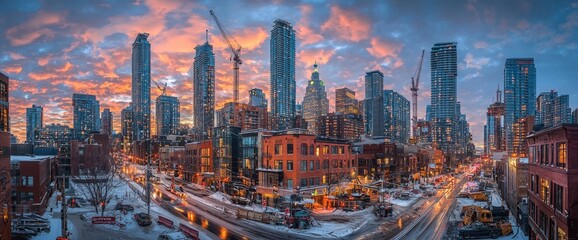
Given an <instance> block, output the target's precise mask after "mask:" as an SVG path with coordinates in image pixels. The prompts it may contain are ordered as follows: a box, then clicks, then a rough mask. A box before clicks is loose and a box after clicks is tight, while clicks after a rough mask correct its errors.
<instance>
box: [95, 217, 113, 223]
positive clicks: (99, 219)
mask: <svg viewBox="0 0 578 240" xmlns="http://www.w3.org/2000/svg"><path fill="white" fill-rule="evenodd" d="M115 223H116V218H115V217H92V224H115Z"/></svg>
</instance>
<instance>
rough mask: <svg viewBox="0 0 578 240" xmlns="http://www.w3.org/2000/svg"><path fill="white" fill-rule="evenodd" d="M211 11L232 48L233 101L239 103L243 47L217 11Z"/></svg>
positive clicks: (222, 34)
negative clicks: (222, 22)
mask: <svg viewBox="0 0 578 240" xmlns="http://www.w3.org/2000/svg"><path fill="white" fill-rule="evenodd" d="M209 12H210V13H211V16H213V19H215V22H216V23H217V27H219V30H220V31H221V36H223V39H225V42H227V44H229V49H231V52H232V53H233V74H234V77H233V80H234V83H233V87H234V90H233V102H234V103H237V102H238V101H239V65H241V64H243V60H241V48H242V47H241V45H240V44H239V43H238V42H237V41H236V40H235V39H234V38H233V37H230V34H228V33H227V30H225V28H224V27H223V26H222V25H221V22H219V19H217V15H215V12H213V10H210V11H209ZM230 39H232V40H233V41H231V40H230Z"/></svg>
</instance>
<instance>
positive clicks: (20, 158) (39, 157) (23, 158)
mask: <svg viewBox="0 0 578 240" xmlns="http://www.w3.org/2000/svg"><path fill="white" fill-rule="evenodd" d="M55 157H56V155H21V156H18V155H16V156H14V155H12V156H10V162H21V161H40V160H44V159H47V158H55Z"/></svg>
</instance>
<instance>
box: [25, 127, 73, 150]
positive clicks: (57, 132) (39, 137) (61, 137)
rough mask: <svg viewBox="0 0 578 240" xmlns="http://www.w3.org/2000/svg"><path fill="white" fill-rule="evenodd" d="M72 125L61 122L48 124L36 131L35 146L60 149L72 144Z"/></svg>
mask: <svg viewBox="0 0 578 240" xmlns="http://www.w3.org/2000/svg"><path fill="white" fill-rule="evenodd" d="M71 133H72V129H71V128H70V126H66V125H61V124H54V123H52V124H48V125H45V126H44V127H43V128H41V129H37V130H36V131H34V135H35V136H34V140H35V141H36V143H35V144H34V147H54V148H57V149H59V148H60V147H62V146H64V145H68V144H70V139H71V137H72V134H71Z"/></svg>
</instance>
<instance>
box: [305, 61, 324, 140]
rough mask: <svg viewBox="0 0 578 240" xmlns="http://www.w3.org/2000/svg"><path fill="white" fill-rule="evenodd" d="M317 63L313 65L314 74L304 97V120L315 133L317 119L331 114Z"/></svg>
mask: <svg viewBox="0 0 578 240" xmlns="http://www.w3.org/2000/svg"><path fill="white" fill-rule="evenodd" d="M317 66H318V65H317V63H315V65H313V67H314V69H313V73H311V80H309V81H308V82H307V88H306V89H305V96H304V97H303V102H302V105H303V118H304V119H305V121H307V129H308V130H309V131H310V132H312V133H315V132H316V130H317V129H316V127H317V118H319V117H320V116H324V115H327V113H329V99H327V93H326V92H325V85H324V84H323V81H322V80H321V79H319V72H318V68H317Z"/></svg>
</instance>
